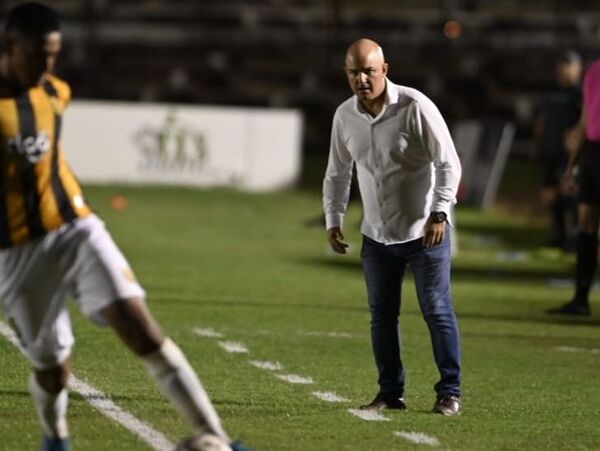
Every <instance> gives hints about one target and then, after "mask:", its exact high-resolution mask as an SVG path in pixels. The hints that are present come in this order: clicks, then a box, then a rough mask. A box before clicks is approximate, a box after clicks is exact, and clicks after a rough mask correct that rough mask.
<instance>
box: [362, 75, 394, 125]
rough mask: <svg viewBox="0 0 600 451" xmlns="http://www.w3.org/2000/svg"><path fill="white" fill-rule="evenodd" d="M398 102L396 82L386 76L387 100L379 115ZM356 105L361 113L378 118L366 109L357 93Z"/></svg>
mask: <svg viewBox="0 0 600 451" xmlns="http://www.w3.org/2000/svg"><path fill="white" fill-rule="evenodd" d="M396 103H398V90H397V88H396V85H395V84H394V83H392V82H391V81H390V80H389V78H387V77H386V78H385V100H384V101H383V108H382V109H381V113H379V114H378V115H377V117H379V116H381V115H383V113H384V112H385V110H386V109H387V107H388V106H390V105H393V104H396ZM354 105H355V108H356V111H358V112H359V113H360V114H366V115H368V116H369V117H370V118H372V119H376V118H373V117H372V116H371V113H369V112H368V111H367V110H365V108H364V107H363V106H362V104H361V103H360V101H359V100H358V96H356V95H355V96H354Z"/></svg>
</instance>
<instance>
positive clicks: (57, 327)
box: [0, 2, 238, 451]
mask: <svg viewBox="0 0 600 451" xmlns="http://www.w3.org/2000/svg"><path fill="white" fill-rule="evenodd" d="M60 50H61V32H60V27H59V20H58V17H57V14H56V12H55V11H54V10H52V9H51V8H49V7H47V6H44V5H42V4H39V3H35V2H28V3H23V4H21V5H19V6H16V7H14V8H13V9H12V10H11V11H10V13H9V16H8V19H7V22H6V26H5V30H4V53H3V54H2V56H1V57H0V140H1V142H0V248H1V251H0V298H1V299H2V303H3V307H4V311H5V313H6V316H7V319H8V321H9V323H10V324H11V326H12V327H13V329H14V330H15V332H16V334H17V336H18V337H19V340H20V344H21V350H22V352H23V353H24V354H25V356H26V357H27V358H28V359H29V361H30V363H31V365H32V367H33V371H32V375H31V377H30V381H29V386H30V391H31V395H32V397H33V400H34V404H35V406H36V409H37V412H38V415H39V419H40V421H41V424H42V428H43V449H44V450H46V451H58V450H66V449H68V447H69V431H68V427H67V420H66V414H67V403H68V399H67V380H68V376H69V356H70V354H71V348H72V347H73V344H74V338H73V334H72V329H71V323H70V320H69V315H68V311H67V309H66V307H65V298H66V296H67V295H71V296H73V297H74V298H75V299H76V301H77V303H78V305H79V308H80V309H81V311H82V312H83V313H84V314H85V315H87V316H88V317H89V318H90V319H91V320H93V321H96V322H98V323H101V324H107V325H109V326H110V327H112V329H113V330H114V331H115V332H116V333H117V335H118V336H119V337H120V338H121V339H122V341H123V342H124V343H125V345H126V346H127V347H128V348H129V349H131V350H132V351H133V352H134V353H135V354H137V355H138V356H139V357H140V358H141V359H142V361H143V362H144V363H145V365H146V366H147V368H148V371H149V373H150V374H151V375H152V377H153V378H154V379H155V381H156V383H157V384H158V385H159V387H160V388H161V390H162V392H163V393H164V394H165V396H166V397H167V398H168V399H169V400H170V401H171V402H172V403H173V404H174V405H175V406H176V407H177V409H178V410H179V411H180V413H181V414H182V415H183V416H184V417H185V418H186V419H187V420H188V421H189V423H190V424H191V425H192V426H193V428H194V429H195V431H196V434H197V436H196V438H197V440H195V442H196V443H197V442H201V441H204V442H212V443H213V446H215V445H214V443H216V444H217V445H216V446H220V447H218V448H210V449H219V450H221V449H238V448H236V446H237V445H231V446H230V445H229V442H230V440H229V438H228V436H227V434H226V433H225V431H224V430H223V428H222V426H221V423H220V420H219V417H218V415H217V413H216V411H215V409H214V408H213V406H212V404H211V402H210V399H209V398H208V396H207V394H206V392H205V391H204V388H203V387H202V385H201V383H200V381H199V380H198V378H197V376H196V374H195V373H194V370H193V369H192V367H191V366H190V364H189V362H188V360H187V359H186V357H185V356H184V355H183V353H182V352H181V350H180V349H179V348H178V347H177V345H176V344H175V343H174V342H173V341H172V340H170V339H169V338H168V337H167V336H165V334H164V332H163V331H162V330H161V328H160V326H159V325H158V323H157V322H156V320H155V319H154V318H153V317H152V315H151V313H150V312H149V310H148V307H147V305H146V303H145V300H144V298H145V293H144V291H143V289H142V288H141V287H140V285H139V284H138V282H137V281H136V280H135V279H134V277H133V273H132V271H131V269H130V267H129V265H128V263H127V260H126V259H125V258H124V256H123V255H122V253H121V252H120V250H119V249H118V247H117V246H116V245H115V243H114V242H113V240H112V238H111V236H110V234H109V233H108V232H107V230H106V228H105V227H104V224H103V223H102V221H101V220H100V219H99V218H98V217H97V216H96V215H95V214H94V213H93V212H92V210H91V209H90V207H89V206H88V204H87V203H86V201H85V198H84V196H83V194H82V190H81V188H80V186H79V184H78V182H77V179H76V178H75V176H74V175H73V173H72V172H71V169H70V168H69V166H68V164H67V162H66V161H65V156H64V154H63V149H62V146H61V136H60V134H61V122H62V116H63V112H64V110H65V108H66V107H67V105H68V103H69V100H70V97H71V93H70V90H69V86H68V85H67V84H66V83H65V82H64V81H62V80H60V79H58V78H56V77H55V76H53V75H51V73H52V70H53V67H54V65H55V62H56V59H57V57H58V55H59V52H60ZM196 447H197V449H203V448H202V445H196ZM204 449H207V448H204Z"/></svg>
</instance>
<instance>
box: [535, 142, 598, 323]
mask: <svg viewBox="0 0 600 451" xmlns="http://www.w3.org/2000/svg"><path fill="white" fill-rule="evenodd" d="M586 145H587V146H588V147H586V148H585V149H583V151H582V157H581V158H582V160H581V163H580V164H579V190H578V200H579V208H578V215H579V233H578V234H577V247H576V252H577V265H576V269H575V296H574V297H573V299H572V300H571V302H568V303H566V304H564V305H562V306H560V307H558V308H552V309H549V310H547V312H548V313H550V314H559V315H581V316H587V315H589V314H590V306H589V293H590V289H591V287H592V284H593V282H594V276H595V274H596V267H597V264H598V227H599V224H600V145H598V144H595V145H592V144H589V143H587V144H586Z"/></svg>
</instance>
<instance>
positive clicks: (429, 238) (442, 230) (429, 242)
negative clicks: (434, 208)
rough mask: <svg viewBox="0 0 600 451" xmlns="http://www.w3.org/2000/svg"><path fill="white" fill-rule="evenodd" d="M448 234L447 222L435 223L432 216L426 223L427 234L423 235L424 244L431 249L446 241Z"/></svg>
mask: <svg viewBox="0 0 600 451" xmlns="http://www.w3.org/2000/svg"><path fill="white" fill-rule="evenodd" d="M445 235H446V223H445V222H440V223H435V222H433V220H432V219H431V218H429V219H428V220H427V223H426V224H425V236H424V237H423V245H424V246H425V247H426V248H427V249H430V248H432V247H433V246H437V245H438V244H440V243H441V242H442V241H444V236H445Z"/></svg>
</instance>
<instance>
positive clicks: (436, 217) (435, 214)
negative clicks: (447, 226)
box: [430, 211, 448, 224]
mask: <svg viewBox="0 0 600 451" xmlns="http://www.w3.org/2000/svg"><path fill="white" fill-rule="evenodd" d="M430 216H431V220H432V221H433V223H434V224H441V223H442V222H446V221H447V220H448V215H447V214H446V213H444V212H443V211H432V212H431V215H430Z"/></svg>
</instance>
